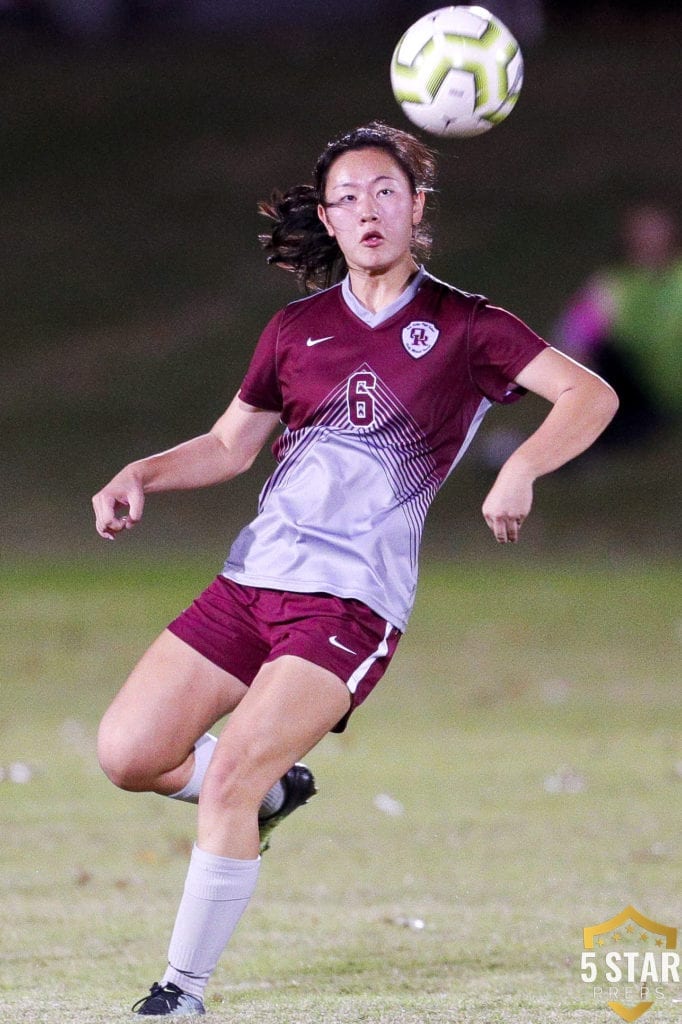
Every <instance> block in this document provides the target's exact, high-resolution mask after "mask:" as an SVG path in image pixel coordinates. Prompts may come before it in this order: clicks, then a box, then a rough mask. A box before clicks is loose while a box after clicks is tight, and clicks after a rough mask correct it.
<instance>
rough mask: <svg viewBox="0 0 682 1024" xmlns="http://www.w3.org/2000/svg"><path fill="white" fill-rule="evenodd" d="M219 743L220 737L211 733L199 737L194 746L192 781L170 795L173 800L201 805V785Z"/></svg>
mask: <svg viewBox="0 0 682 1024" xmlns="http://www.w3.org/2000/svg"><path fill="white" fill-rule="evenodd" d="M217 742H218V737H217V736H213V735H211V733H210V732H205V733H204V735H203V736H200V737H199V739H198V740H197V741H196V743H195V744H194V770H193V771H192V774H191V776H190V780H189V782H188V783H187V785H186V786H183V788H182V789H180V790H178V792H177V793H170V794H169V795H170V798H171V800H184V801H185V802H186V803H188V804H197V803H199V793H200V791H201V783H202V782H203V781H204V775H205V774H206V769H207V768H208V763H209V761H210V760H211V758H212V757H213V751H214V750H215V745H216V743H217Z"/></svg>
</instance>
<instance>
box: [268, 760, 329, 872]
mask: <svg viewBox="0 0 682 1024" xmlns="http://www.w3.org/2000/svg"><path fill="white" fill-rule="evenodd" d="M282 785H283V786H284V803H283V804H282V806H281V807H280V809H279V810H278V811H275V813H274V814H271V815H270V817H269V818H262V819H261V820H260V821H259V822H258V832H259V834H260V852H261V853H265V851H266V850H267V849H269V848H270V835H271V834H272V830H273V829H275V828H276V827H277V826H278V825H279V823H280V821H281V820H282V819H283V818H286V817H287V815H289V814H291V812H292V811H295V810H296V808H297V807H302V805H303V804H307V803H308V800H310V798H311V796H315V794H316V793H317V789H316V787H315V779H314V778H313V773H312V772H311V770H310V768H307V767H306V766H305V765H304V764H295V765H294V766H293V767H292V768H290V769H289V771H288V772H287V773H286V775H283V776H282Z"/></svg>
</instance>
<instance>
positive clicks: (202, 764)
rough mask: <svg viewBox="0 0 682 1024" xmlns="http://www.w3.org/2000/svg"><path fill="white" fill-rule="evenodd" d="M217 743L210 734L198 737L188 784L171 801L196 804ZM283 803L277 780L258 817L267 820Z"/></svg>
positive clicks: (267, 794)
mask: <svg viewBox="0 0 682 1024" xmlns="http://www.w3.org/2000/svg"><path fill="white" fill-rule="evenodd" d="M217 742H218V738H217V737H216V736H212V735H211V733H210V732H207V733H204V735H203V736H200V737H199V739H198V740H197V742H196V743H195V745H194V770H193V771H192V775H191V777H190V779H189V782H188V783H187V785H186V786H183V788H182V789H180V790H178V792H177V793H171V794H170V796H171V799H173V800H184V801H185V802H186V803H190V804H196V803H198V801H199V793H200V792H201V784H202V782H203V781H204V775H205V774H206V769H207V768H208V765H209V762H210V760H211V758H212V757H213V751H214V750H215V745H216V743H217ZM283 802H284V787H283V786H282V783H281V782H280V781H279V780H278V781H277V782H276V783H275V784H274V786H273V787H272V789H270V790H269V791H268V792H267V793H266V794H265V798H264V800H263V803H262V804H261V806H260V811H259V817H260V818H269V817H270V815H271V814H275V813H276V812H277V811H278V810H279V809H280V807H281V806H282V803H283Z"/></svg>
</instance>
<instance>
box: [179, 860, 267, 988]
mask: <svg viewBox="0 0 682 1024" xmlns="http://www.w3.org/2000/svg"><path fill="white" fill-rule="evenodd" d="M259 867H260V857H258V858H257V859H256V860H232V859H231V858H230V857H218V856H216V855H215V854H212V853H204V851H203V850H200V849H199V847H198V846H195V847H194V849H193V850H192V857H191V859H190V862H189V870H188V871H187V879H186V881H185V890H184V892H183V895H182V900H181V901H180V907H179V908H178V913H177V917H176V919H175V927H174V928H173V935H172V937H171V941H170V946H169V949H168V968H167V970H166V972H165V974H164V976H163V978H162V980H161V984H162V985H166V984H168V982H172V983H173V984H174V985H178V987H179V988H181V989H182V990H183V991H184V992H189V993H190V995H193V996H196V997H197V999H201V998H202V997H203V993H204V988H205V987H206V983H207V981H208V980H209V978H210V977H211V975H212V974H213V971H214V970H215V968H216V964H217V963H218V960H219V958H220V955H221V953H222V952H223V950H224V949H225V946H226V945H227V943H228V942H229V940H230V937H231V936H232V933H233V931H234V930H235V928H236V927H237V923H238V921H239V919H240V917H241V916H242V914H243V913H244V911H245V910H246V907H247V905H248V902H249V900H250V898H251V896H252V894H253V891H254V889H255V888H256V882H257V880H258V870H259Z"/></svg>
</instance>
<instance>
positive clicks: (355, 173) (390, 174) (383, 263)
mask: <svg viewBox="0 0 682 1024" xmlns="http://www.w3.org/2000/svg"><path fill="white" fill-rule="evenodd" d="M324 199H325V202H324V204H323V205H322V204H321V205H320V206H319V207H318V214H319V217H320V220H321V221H322V223H323V224H324V226H325V227H326V229H327V231H328V232H329V234H330V235H331V236H332V237H333V238H335V239H336V241H337V242H338V245H339V248H340V249H341V252H342V253H343V255H344V257H345V259H346V263H347V264H348V267H349V269H350V270H351V271H353V270H359V271H365V272H374V273H378V272H381V271H385V270H387V269H390V268H391V267H394V266H397V265H399V264H400V263H401V262H404V263H405V264H408V263H412V262H413V260H412V256H411V252H410V247H411V242H412V232H413V228H414V227H415V225H417V224H418V223H419V222H420V220H421V219H422V214H423V210H424V193H423V192H417V193H415V192H413V191H412V186H411V185H410V180H409V178H408V177H407V175H406V174H405V172H404V171H403V169H402V167H401V166H400V164H398V163H397V162H396V161H395V160H394V159H393V157H392V156H391V155H390V153H387V152H386V151H385V150H383V149H358V150H351V151H350V152H348V153H344V154H343V155H342V156H340V157H337V159H336V160H335V161H334V163H333V164H332V165H331V167H330V168H329V171H328V173H327V183H326V187H325V196H324Z"/></svg>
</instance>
